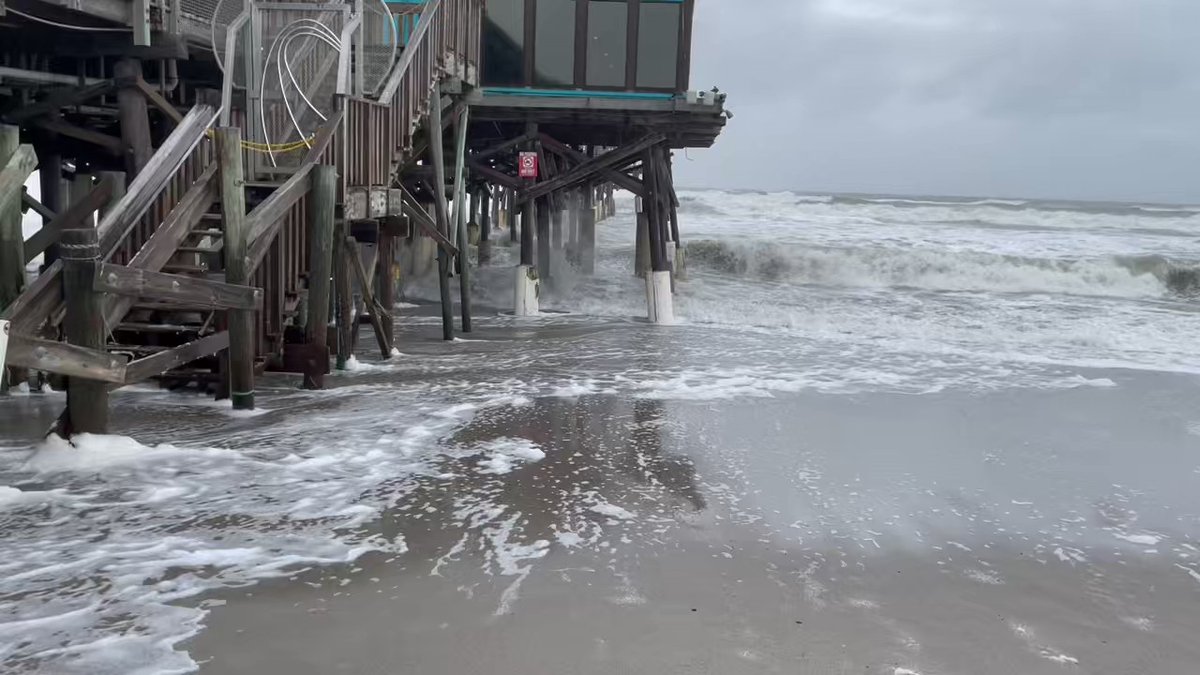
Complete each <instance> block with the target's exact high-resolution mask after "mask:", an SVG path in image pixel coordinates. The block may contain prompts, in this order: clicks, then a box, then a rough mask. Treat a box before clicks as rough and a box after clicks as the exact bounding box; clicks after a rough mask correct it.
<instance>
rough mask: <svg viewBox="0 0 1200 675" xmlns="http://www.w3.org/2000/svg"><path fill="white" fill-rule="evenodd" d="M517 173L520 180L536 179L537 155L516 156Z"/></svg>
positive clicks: (524, 154) (522, 154) (525, 153)
mask: <svg viewBox="0 0 1200 675" xmlns="http://www.w3.org/2000/svg"><path fill="white" fill-rule="evenodd" d="M517 173H518V175H519V176H521V178H537V177H538V155H537V153H536V152H522V153H521V154H520V155H519V156H518V158H517Z"/></svg>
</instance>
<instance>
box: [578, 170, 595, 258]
mask: <svg viewBox="0 0 1200 675" xmlns="http://www.w3.org/2000/svg"><path fill="white" fill-rule="evenodd" d="M594 195H595V189H594V188H593V187H592V186H591V185H587V186H585V187H584V188H583V190H581V191H580V197H581V198H582V200H583V203H582V204H580V205H579V269H581V270H583V273H584V274H595V273H596V205H595V203H594V202H593V200H592V198H593V196H594Z"/></svg>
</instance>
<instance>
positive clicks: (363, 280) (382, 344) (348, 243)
mask: <svg viewBox="0 0 1200 675" xmlns="http://www.w3.org/2000/svg"><path fill="white" fill-rule="evenodd" d="M343 243H344V245H345V250H346V253H345V254H346V257H347V259H348V260H349V261H350V267H351V269H352V271H353V272H354V275H355V276H356V277H358V285H359V290H360V291H361V292H362V298H363V304H365V305H366V307H367V310H368V311H369V312H370V314H369V315H368V317H369V318H370V321H371V327H372V328H374V329H375V341H376V342H377V343H379V353H380V354H381V355H382V356H383V358H385V359H386V358H389V357H390V356H391V355H392V345H391V343H390V342H388V337H387V330H386V329H385V328H384V325H385V324H387V323H390V322H391V320H392V315H391V312H388V311H387V310H386V309H384V308H383V306H381V305H380V304H379V303H378V302H376V301H375V293H374V292H373V291H372V290H371V289H372V288H373V284H372V283H371V275H369V274H367V268H366V266H365V265H363V260H362V255H361V254H360V253H359V250H358V242H357V241H355V239H354V237H346V239H345V240H344V241H343Z"/></svg>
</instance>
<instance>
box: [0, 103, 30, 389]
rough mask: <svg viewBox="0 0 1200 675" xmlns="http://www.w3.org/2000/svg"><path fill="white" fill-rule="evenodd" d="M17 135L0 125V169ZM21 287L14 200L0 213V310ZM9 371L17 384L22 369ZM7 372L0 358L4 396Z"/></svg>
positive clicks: (0, 385)
mask: <svg viewBox="0 0 1200 675" xmlns="http://www.w3.org/2000/svg"><path fill="white" fill-rule="evenodd" d="M20 135H21V133H20V129H19V128H18V127H15V126H9V125H0V166H4V165H5V164H7V163H8V159H9V157H11V156H12V154H13V153H14V152H16V151H17V147H18V146H19V145H20V144H21V139H20ZM24 286H25V238H24V235H23V233H22V231H21V203H20V201H14V202H13V204H12V207H11V208H9V209H7V210H6V211H5V212H3V213H0V311H4V308H5V307H8V306H9V304H11V303H12V302H13V301H14V300H16V299H17V296H19V295H21V289H22V288H24ZM0 339H7V336H0ZM11 370H12V371H13V377H12V379H11V382H17V381H20V380H21V379H22V373H23V372H24V369H20V370H18V369H17V368H12V369H11ZM8 372H9V369H8V368H5V367H4V359H3V358H0V395H3V394H5V393H7V392H8V388H9V387H10V386H11V382H10V379H9V377H8Z"/></svg>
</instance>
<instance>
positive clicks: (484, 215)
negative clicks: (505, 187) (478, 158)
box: [478, 186, 492, 266]
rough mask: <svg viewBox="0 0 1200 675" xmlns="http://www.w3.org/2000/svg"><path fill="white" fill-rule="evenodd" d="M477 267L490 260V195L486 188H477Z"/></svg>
mask: <svg viewBox="0 0 1200 675" xmlns="http://www.w3.org/2000/svg"><path fill="white" fill-rule="evenodd" d="M478 194H479V206H480V208H479V265H480V266H483V264H484V263H485V262H490V261H491V259H492V209H491V194H490V193H488V189H487V186H484V187H481V188H479V193H478Z"/></svg>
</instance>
